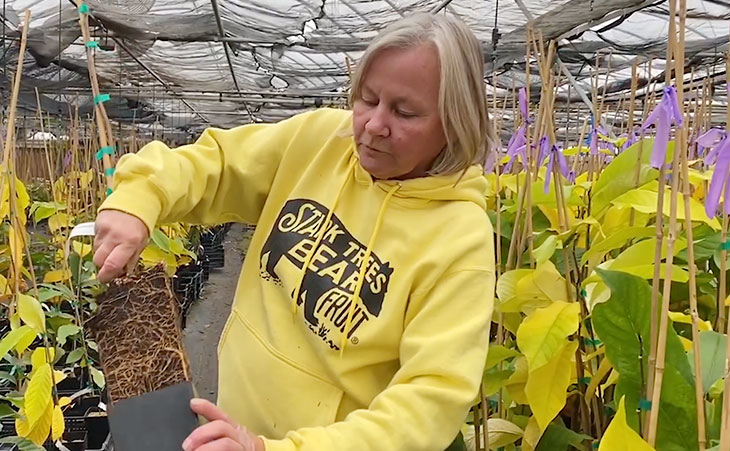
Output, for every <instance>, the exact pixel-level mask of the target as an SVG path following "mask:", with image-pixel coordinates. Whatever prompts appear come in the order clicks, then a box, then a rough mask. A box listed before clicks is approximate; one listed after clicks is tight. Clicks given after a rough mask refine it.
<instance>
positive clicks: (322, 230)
mask: <svg viewBox="0 0 730 451" xmlns="http://www.w3.org/2000/svg"><path fill="white" fill-rule="evenodd" d="M356 163H357V159H354V158H353V159H352V161H351V162H350V164H349V165H348V166H347V176H346V177H345V181H344V182H343V183H342V185H341V186H340V190H339V191H338V192H337V197H335V202H334V204H332V208H330V211H328V212H327V216H326V217H325V218H324V222H323V223H322V226H321V227H320V229H319V230H318V231H317V236H316V239H315V240H314V244H313V245H312V249H311V250H310V251H309V252H308V253H307V258H305V259H304V265H302V271H301V272H300V273H299V280H298V281H297V285H296V288H295V290H294V297H293V301H294V303H293V304H292V318H294V317H296V314H297V310H298V308H299V302H298V300H299V293H300V291H301V289H302V283H304V276H305V275H306V274H307V268H308V267H309V264H310V263H312V258H313V257H314V253H315V252H316V251H317V248H318V247H319V244H320V243H321V242H322V238H324V234H325V232H326V231H327V227H329V223H330V220H331V219H332V214H333V213H334V211H335V209H336V208H337V204H338V203H340V198H341V197H342V192H343V191H345V186H347V181H348V180H349V179H350V176H351V174H352V168H354V167H355V164H356Z"/></svg>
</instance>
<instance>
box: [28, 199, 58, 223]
mask: <svg viewBox="0 0 730 451" xmlns="http://www.w3.org/2000/svg"><path fill="white" fill-rule="evenodd" d="M65 209H66V206H65V205H64V204H61V203H56V202H33V205H32V206H31V207H30V211H31V213H32V214H33V220H34V221H35V223H36V224H37V223H39V222H40V221H42V220H44V219H46V218H49V217H51V216H53V215H54V214H55V213H56V212H57V211H61V210H65Z"/></svg>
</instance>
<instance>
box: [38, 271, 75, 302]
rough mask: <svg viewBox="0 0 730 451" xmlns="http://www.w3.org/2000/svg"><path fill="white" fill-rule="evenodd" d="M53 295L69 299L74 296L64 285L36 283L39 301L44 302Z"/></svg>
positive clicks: (72, 298)
mask: <svg viewBox="0 0 730 451" xmlns="http://www.w3.org/2000/svg"><path fill="white" fill-rule="evenodd" d="M72 274H73V272H72ZM55 297H61V298H63V299H66V300H69V301H72V300H74V299H75V298H76V296H74V294H73V293H72V292H71V290H70V289H69V288H68V287H67V286H66V285H62V284H58V285H52V284H48V283H41V284H38V299H39V300H40V301H41V302H45V301H47V300H49V299H51V298H55Z"/></svg>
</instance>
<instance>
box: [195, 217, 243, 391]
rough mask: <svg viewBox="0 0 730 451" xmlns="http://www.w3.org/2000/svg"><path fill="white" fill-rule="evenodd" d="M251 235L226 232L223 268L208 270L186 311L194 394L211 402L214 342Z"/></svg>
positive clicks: (237, 229)
mask: <svg viewBox="0 0 730 451" xmlns="http://www.w3.org/2000/svg"><path fill="white" fill-rule="evenodd" d="M251 233H252V229H251V228H249V227H246V226H244V225H242V224H234V225H233V227H231V229H230V230H229V231H228V233H227V234H226V236H225V238H224V240H223V247H224V249H225V255H226V256H225V266H224V267H223V268H220V269H211V271H210V278H209V279H208V282H207V283H206V284H205V288H204V289H203V294H202V295H201V296H200V299H198V300H197V301H196V302H195V303H193V305H192V306H191V307H190V310H189V311H188V316H187V323H186V326H185V330H184V331H183V336H184V343H185V351H186V353H187V356H188V359H189V361H190V372H191V373H192V379H193V384H194V386H195V388H196V390H197V395H198V396H199V397H201V398H205V399H208V400H210V401H213V402H215V401H216V397H217V393H218V358H217V355H216V354H217V353H216V348H217V346H218V339H219V338H220V334H221V331H222V330H223V326H224V325H225V323H226V320H227V319H228V315H229V314H230V312H231V305H232V304H233V295H234V294H235V291H236V284H237V283H238V276H239V274H240V273H241V266H242V264H243V257H244V256H245V253H246V249H247V248H248V242H249V239H250V237H251Z"/></svg>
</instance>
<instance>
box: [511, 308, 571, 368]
mask: <svg viewBox="0 0 730 451" xmlns="http://www.w3.org/2000/svg"><path fill="white" fill-rule="evenodd" d="M579 312H580V306H579V305H578V303H577V302H573V303H568V302H562V301H558V302H555V303H553V304H552V305H550V306H549V307H546V308H543V309H538V310H535V312H533V313H532V314H531V315H529V316H528V317H527V318H525V320H524V321H523V322H522V325H521V326H520V328H519V330H518V331H517V346H519V348H520V351H522V353H523V354H524V355H525V358H527V363H528V367H529V369H530V372H532V371H534V370H535V369H537V368H540V367H542V366H544V365H546V364H547V363H548V362H550V361H552V360H553V359H554V358H556V357H557V356H559V355H560V353H561V352H562V351H563V348H564V347H565V342H566V339H567V337H568V336H570V335H571V334H573V333H575V332H576V331H577V330H578V316H579Z"/></svg>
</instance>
